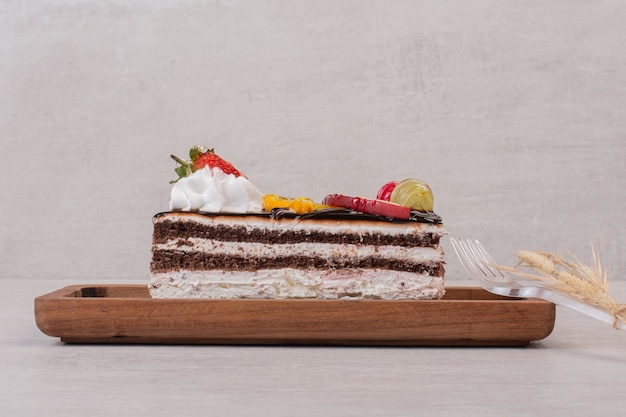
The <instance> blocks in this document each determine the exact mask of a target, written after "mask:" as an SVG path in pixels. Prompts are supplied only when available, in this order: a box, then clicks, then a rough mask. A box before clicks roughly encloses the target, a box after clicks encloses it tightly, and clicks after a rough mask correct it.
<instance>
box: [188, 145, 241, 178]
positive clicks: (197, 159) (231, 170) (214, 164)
mask: <svg viewBox="0 0 626 417" xmlns="http://www.w3.org/2000/svg"><path fill="white" fill-rule="evenodd" d="M198 150H199V151H200V153H196V154H195V155H194V153H193V151H192V152H191V161H192V162H193V170H194V171H197V170H199V169H202V168H204V167H206V166H208V167H209V168H211V169H213V168H219V169H221V170H222V171H223V172H224V174H227V175H228V174H233V175H234V176H235V177H239V176H241V172H239V171H238V170H237V168H235V166H234V165H233V164H231V163H230V162H228V161H227V160H225V159H224V158H222V157H221V156H219V155H218V154H216V153H215V151H214V150H213V148H211V149H207V150H204V149H203V148H200V149H198Z"/></svg>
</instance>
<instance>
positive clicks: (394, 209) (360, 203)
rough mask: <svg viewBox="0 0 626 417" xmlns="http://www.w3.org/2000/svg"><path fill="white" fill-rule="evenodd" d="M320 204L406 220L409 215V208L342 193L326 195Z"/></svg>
mask: <svg viewBox="0 0 626 417" xmlns="http://www.w3.org/2000/svg"><path fill="white" fill-rule="evenodd" d="M322 204H326V205H328V206H334V207H343V208H347V209H350V210H354V211H358V212H361V213H366V214H374V215H376V216H383V217H392V218H394V219H402V220H408V219H409V218H410V217H411V208H410V207H404V206H401V205H399V204H395V203H390V202H388V201H383V200H372V199H369V198H363V197H350V196H347V195H343V194H330V195H327V196H326V197H325V198H324V200H323V201H322Z"/></svg>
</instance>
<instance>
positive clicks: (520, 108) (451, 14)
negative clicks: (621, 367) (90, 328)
mask: <svg viewBox="0 0 626 417" xmlns="http://www.w3.org/2000/svg"><path fill="white" fill-rule="evenodd" d="M625 21H626V3H624V2H622V1H609V0H600V1H594V2H589V1H561V0H557V1H549V2H546V1H524V2H521V1H497V2H493V1H484V0H477V1H472V2H467V1H459V0H453V1H394V2H388V1H374V0H364V1H355V0H344V1H335V0H333V1H297V0H296V1H287V0H285V1H276V0H268V1H236V0H232V1H227V0H225V1H187V0H178V1H166V0H159V1H141V0H137V1H126V0H110V1H95V0H93V1H92V0H76V1H38V0H33V1H27V2H24V1H21V0H0V146H1V155H2V163H1V164H0V195H1V196H2V197H1V200H0V210H1V216H0V257H1V261H2V274H0V277H2V278H19V279H30V278H51V279H52V278H61V279H67V280H68V282H70V281H71V282H74V283H80V282H86V281H97V280H98V279H105V278H106V279H114V280H118V281H120V282H124V281H127V280H139V281H146V282H147V280H148V277H149V273H148V264H149V259H150V252H149V251H150V243H151V232H152V224H151V217H152V215H153V214H155V213H156V212H159V211H162V210H165V209H166V208H167V204H168V199H169V189H170V186H169V184H168V181H169V180H170V179H172V178H173V175H174V173H173V171H172V169H173V167H174V164H173V162H172V161H171V160H170V159H169V154H170V153H176V154H178V155H185V153H186V151H187V149H188V148H189V146H190V145H192V144H195V143H198V144H204V145H207V146H212V147H215V148H216V149H217V150H218V152H219V153H220V154H222V155H223V156H224V157H226V158H227V159H230V160H231V161H233V162H235V164H236V165H237V167H238V168H240V169H241V170H242V171H244V172H245V173H246V174H247V176H248V177H249V178H250V179H251V180H252V181H253V182H254V183H255V184H256V185H257V186H258V187H259V188H260V189H261V190H262V191H263V192H268V193H269V192H273V193H280V194H284V195H291V196H297V195H307V196H310V197H313V198H315V199H318V200H321V199H322V198H323V197H324V196H325V195H326V194H328V193H335V192H337V193H346V194H357V195H364V196H375V195H376V192H377V190H378V188H379V187H380V186H381V185H382V184H384V183H385V182H387V181H389V180H392V179H402V178H405V177H418V178H422V179H424V180H426V181H427V182H428V183H429V184H430V185H431V186H432V188H433V189H434V192H435V209H436V211H437V212H438V213H439V214H440V215H441V216H443V218H444V220H445V224H446V226H447V229H448V230H449V232H450V233H452V234H456V235H466V236H472V237H475V238H478V239H480V240H481V241H482V242H483V243H484V244H485V245H486V246H487V247H488V248H489V249H490V250H491V252H493V255H494V256H495V257H496V259H497V260H499V261H500V262H501V263H508V264H510V263H513V262H514V260H515V258H514V254H515V252H516V251H517V250H518V249H541V250H547V251H555V252H559V253H562V254H566V253H567V252H568V251H569V252H571V253H572V254H574V255H576V256H577V257H579V258H580V259H581V260H583V261H587V262H588V261H590V259H591V254H590V244H591V243H593V244H594V245H595V246H596V247H597V248H598V249H599V250H600V252H601V256H602V258H603V260H604V263H605V264H606V267H607V268H608V269H609V272H610V273H611V278H612V279H623V278H626V264H625V260H624V249H626V247H625V246H626V245H625V238H624V231H625V230H624V229H625V228H624V223H625V215H624V209H625V208H626V190H625V189H624V179H625V177H626V175H625V174H626V169H625V167H624V166H625V164H624V161H625V160H626V118H625V117H624V107H625V106H624V105H625V103H626V71H625V70H624V69H625V68H626V48H624V42H623V40H624V39H626V25H625V24H624V22H625ZM446 249H447V251H448V279H449V280H455V279H463V278H465V276H464V274H463V272H462V270H461V268H460V266H459V264H458V263H457V261H456V259H454V255H453V253H452V250H451V248H450V247H449V246H448V243H447V242H446Z"/></svg>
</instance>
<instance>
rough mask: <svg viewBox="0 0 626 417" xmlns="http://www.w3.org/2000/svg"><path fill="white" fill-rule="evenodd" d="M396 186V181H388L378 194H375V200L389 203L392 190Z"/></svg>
mask: <svg viewBox="0 0 626 417" xmlns="http://www.w3.org/2000/svg"><path fill="white" fill-rule="evenodd" d="M396 185H398V181H389V182H388V183H387V184H385V185H383V186H382V187H381V188H380V190H378V194H376V199H377V200H383V201H389V199H390V198H391V193H392V192H393V190H394V188H396Z"/></svg>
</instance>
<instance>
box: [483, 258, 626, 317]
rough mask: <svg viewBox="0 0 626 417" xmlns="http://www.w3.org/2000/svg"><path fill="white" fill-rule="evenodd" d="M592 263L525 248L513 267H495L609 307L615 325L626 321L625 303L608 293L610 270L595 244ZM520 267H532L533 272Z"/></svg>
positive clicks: (591, 303)
mask: <svg viewBox="0 0 626 417" xmlns="http://www.w3.org/2000/svg"><path fill="white" fill-rule="evenodd" d="M592 253H593V266H588V265H585V264H583V263H582V262H580V261H578V260H576V259H574V260H571V261H568V260H564V259H562V258H561V257H560V256H558V255H556V254H554V253H548V252H533V251H526V250H522V251H519V252H517V257H518V258H519V262H518V263H517V264H516V265H515V266H514V267H506V266H500V265H494V267H495V268H497V269H500V270H502V271H506V272H510V273H512V274H515V275H517V276H519V277H522V278H526V279H529V280H534V281H540V282H541V283H542V284H544V285H545V286H547V287H551V288H554V289H556V290H559V291H562V292H565V293H567V294H568V295H570V296H571V297H574V298H577V299H579V300H580V301H582V302H585V303H587V304H590V305H592V306H595V307H598V308H600V309H603V310H605V311H608V312H609V313H610V314H611V315H612V316H613V318H614V321H613V326H614V327H617V323H618V322H620V321H621V322H622V323H626V304H619V303H617V302H615V301H614V300H613V299H612V298H611V297H610V296H609V288H608V279H607V274H606V271H605V270H604V268H602V265H601V264H600V258H599V256H598V252H596V250H595V249H593V248H592ZM520 268H530V269H532V270H534V271H535V272H536V273H537V274H532V273H528V272H525V271H523V270H521V269H520Z"/></svg>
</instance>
